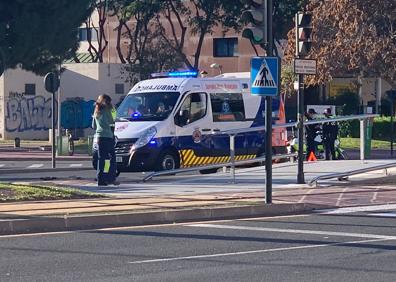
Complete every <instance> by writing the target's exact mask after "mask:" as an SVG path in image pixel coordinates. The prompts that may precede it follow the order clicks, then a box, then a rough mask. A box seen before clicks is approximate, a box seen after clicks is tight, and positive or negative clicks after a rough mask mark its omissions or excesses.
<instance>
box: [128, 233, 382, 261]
mask: <svg viewBox="0 0 396 282" xmlns="http://www.w3.org/2000/svg"><path fill="white" fill-rule="evenodd" d="M380 241H387V239H370V240H362V241H349V242H340V243H328V244H317V245H304V246H296V247H285V248H274V249H261V250H253V251H242V252H233V253H218V254H211V255H198V256H186V257H173V258H162V259H148V260H138V261H130V262H128V263H129V264H143V263H155V262H168V261H178V260H190V259H200V258H215V257H227V256H238V255H248V254H260V253H270V252H281V251H291V250H299V249H313V248H320V247H331V246H337V245H348V244H363V243H370V242H380Z"/></svg>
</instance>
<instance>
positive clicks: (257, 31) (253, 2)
mask: <svg viewBox="0 0 396 282" xmlns="http://www.w3.org/2000/svg"><path fill="white" fill-rule="evenodd" d="M265 1H266V0H243V2H245V3H246V6H248V7H249V10H246V11H243V13H242V16H241V18H242V20H243V21H244V22H245V23H250V24H249V25H248V26H247V27H245V28H244V29H243V31H242V37H245V38H247V39H249V40H250V41H251V42H252V43H253V44H265V43H267V31H266V27H265V20H266V10H265Z"/></svg>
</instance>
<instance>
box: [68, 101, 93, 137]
mask: <svg viewBox="0 0 396 282" xmlns="http://www.w3.org/2000/svg"><path fill="white" fill-rule="evenodd" d="M94 103H95V101H93V100H89V101H85V100H84V99H82V98H79V97H75V98H69V99H67V100H66V101H63V102H62V104H61V125H62V127H63V128H67V129H74V128H88V127H91V124H92V113H93V110H94Z"/></svg>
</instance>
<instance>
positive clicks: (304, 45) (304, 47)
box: [296, 12, 312, 57]
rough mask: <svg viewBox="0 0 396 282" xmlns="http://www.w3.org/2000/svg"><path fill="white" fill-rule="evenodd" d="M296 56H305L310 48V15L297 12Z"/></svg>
mask: <svg viewBox="0 0 396 282" xmlns="http://www.w3.org/2000/svg"><path fill="white" fill-rule="evenodd" d="M296 46H297V47H296V48H297V50H296V55H297V56H298V57H304V56H306V55H307V54H308V53H309V51H310V50H311V46H312V14H310V13H303V12H298V13H297V14H296Z"/></svg>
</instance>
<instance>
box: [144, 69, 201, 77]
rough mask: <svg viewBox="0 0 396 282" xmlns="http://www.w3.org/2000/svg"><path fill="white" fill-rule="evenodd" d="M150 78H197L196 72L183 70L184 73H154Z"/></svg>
mask: <svg viewBox="0 0 396 282" xmlns="http://www.w3.org/2000/svg"><path fill="white" fill-rule="evenodd" d="M151 77H152V78H161V77H198V71H196V70H185V71H170V72H155V73H152V74H151Z"/></svg>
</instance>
